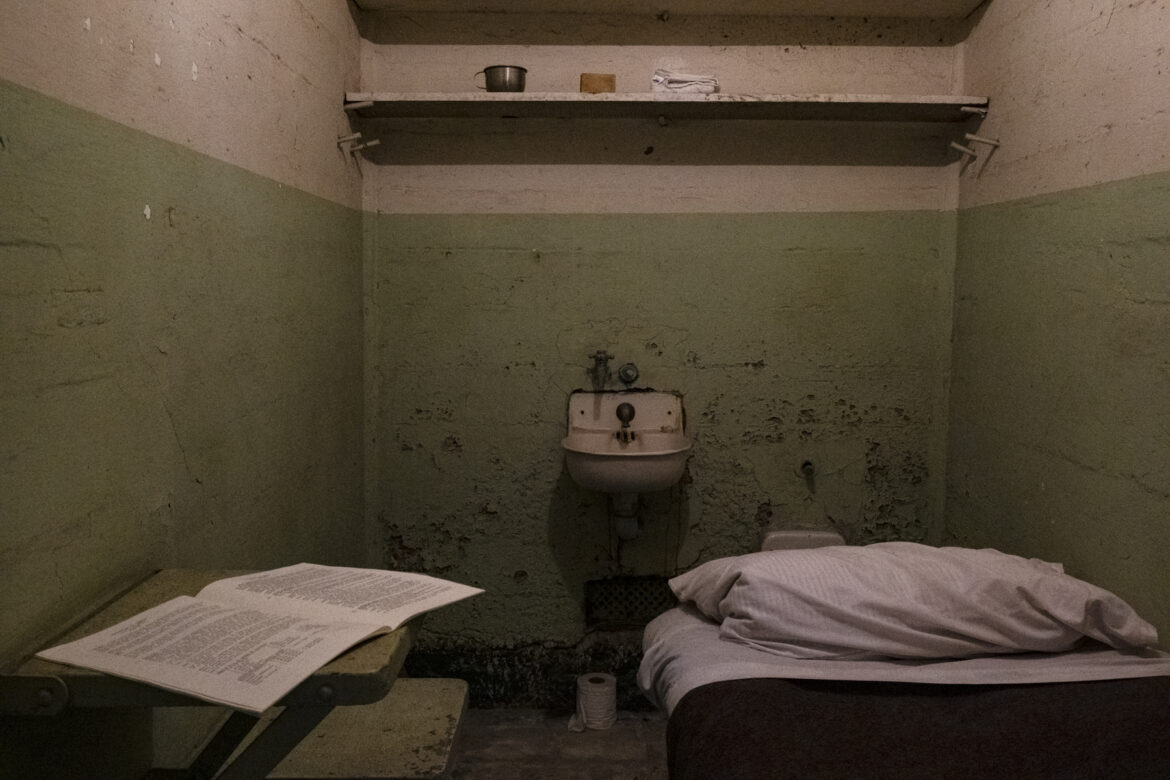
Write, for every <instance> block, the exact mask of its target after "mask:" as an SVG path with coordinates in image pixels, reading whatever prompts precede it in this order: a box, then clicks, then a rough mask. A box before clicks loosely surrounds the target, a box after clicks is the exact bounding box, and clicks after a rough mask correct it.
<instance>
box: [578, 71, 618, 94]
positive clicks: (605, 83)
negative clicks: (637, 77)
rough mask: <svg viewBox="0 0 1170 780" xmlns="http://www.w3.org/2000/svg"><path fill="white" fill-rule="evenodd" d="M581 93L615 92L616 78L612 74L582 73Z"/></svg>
mask: <svg viewBox="0 0 1170 780" xmlns="http://www.w3.org/2000/svg"><path fill="white" fill-rule="evenodd" d="M581 91H582V92H592V93H598V92H617V76H615V75H614V74H612V73H582V74H581Z"/></svg>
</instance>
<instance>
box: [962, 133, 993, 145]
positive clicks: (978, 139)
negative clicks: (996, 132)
mask: <svg viewBox="0 0 1170 780" xmlns="http://www.w3.org/2000/svg"><path fill="white" fill-rule="evenodd" d="M963 137H964V138H966V139H967V140H968V141H971V142H972V143H977V144H987V145H988V146H999V140H998V139H995V138H984V137H983V136H981V135H975V134H974V133H964V134H963Z"/></svg>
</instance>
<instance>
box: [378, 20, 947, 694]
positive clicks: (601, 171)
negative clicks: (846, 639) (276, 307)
mask: <svg viewBox="0 0 1170 780" xmlns="http://www.w3.org/2000/svg"><path fill="white" fill-rule="evenodd" d="M674 22H675V20H673V19H672V22H671V24H674ZM480 25H487V29H484V28H483V27H482V26H480ZM655 25H657V26H655ZM761 25H763V26H765V27H766V29H764V30H761V29H760V28H761ZM955 34H956V33H955V32H954V30H953V29H951V28H950V27H946V26H945V25H940V24H939V23H931V24H924V23H909V22H896V21H895V22H889V21H883V22H881V23H876V22H875V23H871V24H865V23H862V22H861V21H860V20H854V21H848V22H838V21H835V20H834V21H831V20H825V19H821V20H816V21H815V22H814V21H810V20H807V19H803V20H793V19H773V20H758V19H757V20H752V21H751V22H750V23H749V22H746V21H745V20H742V19H741V20H726V19H720V18H718V17H716V18H713V19H705V20H703V22H702V23H699V22H696V21H695V20H686V19H682V20H678V24H677V27H670V26H669V25H668V26H667V27H665V28H664V27H663V25H662V24H661V23H658V22H656V21H655V20H654V19H652V18H649V19H647V20H633V19H622V20H616V21H615V20H613V19H606V18H601V17H598V18H582V17H572V23H569V22H566V21H565V19H564V18H563V17H549V18H543V19H542V18H536V17H533V18H529V17H521V18H512V17H509V18H508V19H507V20H506V22H505V21H503V20H500V19H497V18H495V17H489V18H488V19H484V18H482V17H476V16H471V17H458V16H450V17H432V16H429V15H425V14H420V15H414V16H410V17H408V18H407V17H388V18H382V19H380V20H372V21H371V20H367V22H366V23H365V28H364V30H363V38H364V40H363V55H362V68H363V69H362V87H363V90H368V91H466V90H467V89H469V88H470V83H471V78H472V76H473V74H474V73H475V72H476V71H477V70H479V69H480V68H482V67H483V66H485V65H488V64H492V63H513V64H520V65H524V66H526V67H528V68H529V80H530V81H529V83H530V89H532V90H533V91H543V90H549V91H575V90H576V89H577V79H578V75H579V74H580V73H581V72H582V71H600V72H613V73H616V74H617V77H618V89H619V90H621V91H648V89H649V77H650V74H651V73H652V72H653V70H654V69H655V68H656V67H674V68H677V69H682V70H688V71H699V72H713V73H715V74H716V75H717V76H718V77H719V78H720V81H721V83H722V84H723V85H724V87H725V88H726V89H727V91H729V92H737V91H743V92H753V91H754V92H815V91H840V92H858V93H882V92H903V93H926V94H934V93H940V92H941V93H946V92H951V91H952V90H953V87H954V85H955V83H956V82H957V80H958V79H959V77H960V72H959V69H958V64H957V62H956V60H955V50H954V49H953V47H952V46H950V45H939V43H940V40H942V41H945V42H947V43H953V38H954V36H955ZM558 39H559V43H556V44H554V43H553V42H552V41H554V40H558ZM615 39H616V41H617V43H619V44H621V45H611V44H612V43H613V41H614V40H615ZM362 127H363V131H364V132H366V133H367V135H369V136H378V137H381V138H382V139H383V143H382V145H381V146H380V147H377V148H376V149H375V150H373V153H372V154H371V155H370V159H369V163H370V164H367V165H365V166H364V167H363V171H364V178H363V181H364V188H365V203H366V209H367V210H368V211H370V212H375V213H373V214H370V215H369V216H368V217H367V252H368V262H369V274H370V276H369V280H368V282H367V293H368V295H369V307H370V308H369V311H370V317H369V320H368V328H367V337H368V349H369V353H368V364H367V368H368V370H367V376H368V378H369V381H370V386H369V389H368V397H369V398H370V399H371V400H372V401H373V403H372V404H371V407H370V411H371V421H370V426H371V428H370V429H371V441H372V442H373V449H372V450H371V456H370V458H369V461H368V466H369V469H370V471H369V475H368V479H367V481H368V484H369V490H370V503H369V507H370V512H371V515H372V516H374V517H376V521H377V523H378V524H379V528H380V530H381V533H382V550H383V554H384V560H385V562H386V564H387V565H389V566H391V567H405V568H420V569H423V570H427V571H432V572H436V573H439V574H441V575H445V576H449V577H452V578H454V579H460V580H464V581H468V582H471V583H474V584H476V585H480V586H482V587H484V588H486V590H487V592H486V593H485V594H484V595H483V596H480V597H478V598H476V599H473V600H470V601H468V602H466V603H464V604H459V605H454V606H453V607H451V608H448V609H444V610H442V611H441V612H440V613H438V614H436V615H433V616H431V617H430V618H428V622H427V627H428V632H427V635H426V638H425V639H424V642H423V647H421V648H420V649H419V650H418V651H417V652H416V653H414V654H413V655H412V659H413V660H412V661H411V662H408V663H413V664H415V665H416V666H415V668H416V670H418V671H420V672H421V671H436V672H441V671H443V670H447V671H448V672H450V673H456V674H460V675H461V676H466V677H468V679H470V680H471V681H472V683H473V692H474V695H476V696H477V697H478V698H477V703H480V704H486V703H491V702H494V703H508V702H511V703H520V702H525V703H539V704H546V705H547V704H549V703H563V701H564V700H565V699H566V698H568V697H569V696H571V692H572V680H573V675H574V674H576V673H577V672H579V671H581V668H582V667H583V666H585V665H588V664H590V663H594V664H602V663H603V664H607V665H609V666H608V667H607V668H614V666H613V665H612V664H615V663H616V664H621V663H628V662H629V660H630V658H631V657H634V660H635V661H636V648H637V642H638V639H637V637H636V636H634V637H632V638H630V637H605V636H603V635H600V634H597V633H589V632H588V631H587V625H586V619H585V611H586V604H585V590H586V583H587V582H588V581H591V580H599V579H604V578H607V577H612V576H618V575H631V576H636V575H657V576H666V575H670V574H673V573H675V572H677V571H679V570H681V569H684V568H686V567H689V566H691V565H693V564H695V563H697V562H699V561H702V560H706V559H709V558H713V557H717V556H721V555H729V554H736V553H741V552H746V551H749V550H752V549H755V548H756V545H757V544H758V539H759V533H760V531H761V529H762V528H765V527H768V526H793V525H813V526H818V527H825V526H834V527H837V528H839V529H840V530H841V531H842V532H843V533H844V534H845V535H846V536H847V537H848V538H849V539H850V540H851V541H856V542H863V541H873V540H879V539H891V538H907V539H928V538H931V537H932V534H934V533H935V531H936V530H937V527H936V524H937V522H938V520H939V518H940V517H941V498H942V487H943V483H942V477H941V468H942V464H943V460H944V455H943V450H942V447H943V443H944V440H945V428H944V421H945V416H946V411H945V409H946V378H947V368H948V366H949V329H950V316H951V298H950V289H951V263H952V261H953V252H954V221H953V220H954V213H953V208H954V206H955V203H956V191H955V186H954V182H955V167H954V165H953V164H952V162H951V160H952V158H950V157H948V149H947V145H948V141H949V138H948V137H947V135H946V134H947V132H948V130H952V131H953V128H940V127H921V126H917V125H908V126H878V125H856V124H850V123H844V124H832V123H819V122H818V123H799V122H789V123H772V122H764V123H757V122H711V123H705V122H681V121H680V122H674V121H669V122H668V123H667V124H666V126H662V125H661V124H660V123H659V122H657V121H654V120H646V121H637V120H631V121H605V122H589V121H581V120H577V121H562V120H547V121H543V120H541V121H523V122H516V121H511V120H506V119H501V120H491V121H482V122H479V121H477V122H466V121H463V122H460V121H429V122H410V123H406V122H371V123H364V124H363V125H362ZM597 349H607V350H609V351H610V352H612V353H613V354H615V355H616V363H615V367H616V365H620V364H621V363H624V362H627V361H630V362H634V363H636V364H637V366H638V367H639V369H640V370H641V377H642V378H641V380H640V382H639V384H640V385H642V386H652V387H656V388H659V389H672V390H678V391H681V392H682V393H683V394H684V396H685V404H686V407H687V413H688V421H689V426H690V430H691V433H692V435H693V437H694V440H695V453H694V456H693V458H692V460H691V462H690V467H689V474H688V477H687V479H686V482H685V484H684V485H683V486H682V487H681V488H680V489H678V490H676V491H665V492H663V493H662V494H660V495H655V496H648V497H646V499H645V503H646V506H645V510H644V514H643V529H642V534H641V536H640V537H639V538H638V539H635V540H633V541H625V542H622V541H619V540H618V539H617V538H616V536H615V535H614V532H613V529H612V527H611V525H610V523H609V520H608V519H607V513H606V501H605V497H604V496H603V495H601V494H595V493H590V492H588V491H584V490H582V489H580V488H578V487H577V486H576V485H575V484H574V483H573V482H572V480H571V479H570V478H569V477H568V475H567V473H566V472H565V470H564V466H563V458H562V456H561V452H560V449H559V441H560V438H561V437H562V436H563V434H564V430H565V422H566V421H565V407H566V403H567V398H568V394H569V392H570V391H572V390H573V389H575V388H578V387H583V386H587V385H588V379H587V376H586V373H585V372H586V369H587V368H588V367H589V365H590V362H589V359H588V355H590V354H591V353H592V352H594V351H595V350H597ZM805 459H811V460H812V461H813V462H814V463H815V464H816V467H817V470H818V473H817V476H816V484H815V492H813V491H810V490H809V487H808V485H807V484H806V482H805V480H804V478H803V477H802V476H801V475H800V473H799V471H798V466H799V464H800V463H801V462H802V460H805ZM630 598H631V599H632V600H636V599H637V598H638V595H637V594H636V593H634V592H631V593H630ZM611 641H612V642H614V643H621V642H629V643H630V644H631V646H632V648H633V650H632V651H631V652H629V653H628V654H627V655H626V656H624V657H621V656H620V653H619V657H618V658H617V659H616V660H615V658H614V657H613V656H605V657H604V658H602V657H601V655H599V654H601V653H602V649H601V647H600V646H603V645H605V644H606V643H607V642H611ZM423 664H433V665H432V666H431V667H430V668H429V669H423V668H420V666H422V665H423ZM452 670H454V671H452ZM624 692H625V693H627V694H629V693H632V685H626V686H624ZM558 697H559V699H558Z"/></svg>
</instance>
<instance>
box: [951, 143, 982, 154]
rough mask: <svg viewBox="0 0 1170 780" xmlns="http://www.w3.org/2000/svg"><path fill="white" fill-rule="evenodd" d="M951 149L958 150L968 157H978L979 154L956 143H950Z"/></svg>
mask: <svg viewBox="0 0 1170 780" xmlns="http://www.w3.org/2000/svg"><path fill="white" fill-rule="evenodd" d="M951 148H952V149H958V150H959V151H960V152H962V153H963V154H965V155H968V156H969V157H978V156H979V153H978V152H976V151H975V150H974V149H972V148H971V147H969V146H963V145H962V144H961V143H959V142H958V141H951Z"/></svg>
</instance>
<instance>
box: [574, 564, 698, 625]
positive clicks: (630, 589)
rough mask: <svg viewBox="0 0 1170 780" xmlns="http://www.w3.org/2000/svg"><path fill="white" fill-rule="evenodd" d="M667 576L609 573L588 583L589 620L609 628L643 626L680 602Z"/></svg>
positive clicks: (586, 618)
mask: <svg viewBox="0 0 1170 780" xmlns="http://www.w3.org/2000/svg"><path fill="white" fill-rule="evenodd" d="M667 582H668V581H667V578H666V577H659V576H654V575H652V576H641V577H633V576H626V577H608V578H606V579H603V580H589V581H587V582H586V583H585V623H586V625H587V626H588V627H589V628H600V629H605V630H611V631H613V630H623V629H641V628H645V626H646V624H647V623H649V622H650V621H651V620H653V619H654V618H656V617H658V616H659V615H661V614H662V613H663V612H665V611H666V610H668V609H670V608H671V607H673V606H674V605H675V604H677V603H678V601H677V599H675V597H674V593H672V592H671V590H670V586H669V585H668V584H667Z"/></svg>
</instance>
